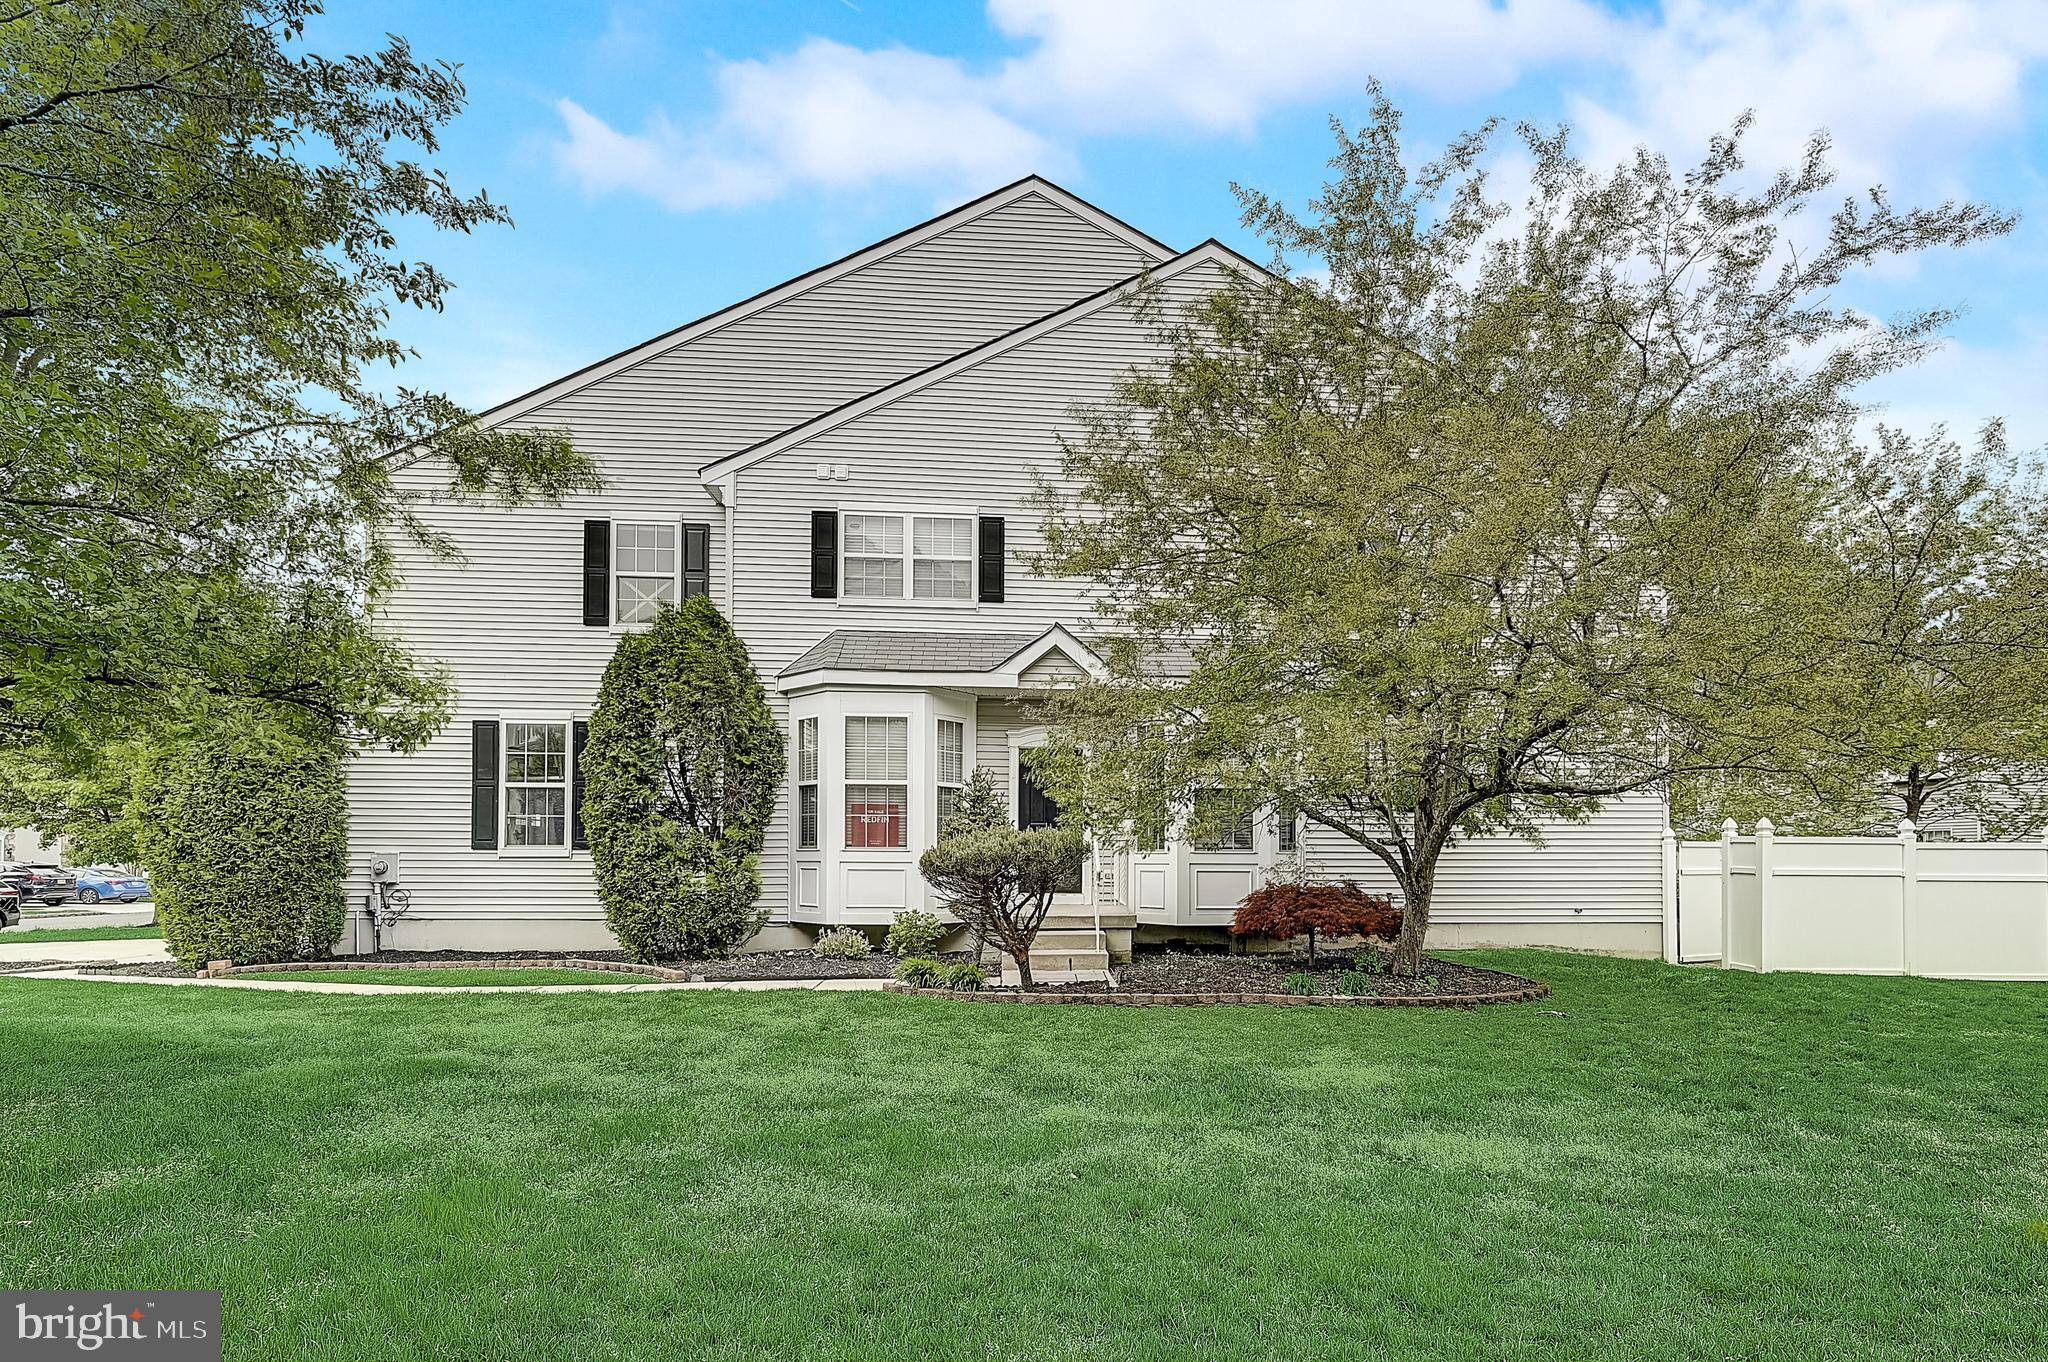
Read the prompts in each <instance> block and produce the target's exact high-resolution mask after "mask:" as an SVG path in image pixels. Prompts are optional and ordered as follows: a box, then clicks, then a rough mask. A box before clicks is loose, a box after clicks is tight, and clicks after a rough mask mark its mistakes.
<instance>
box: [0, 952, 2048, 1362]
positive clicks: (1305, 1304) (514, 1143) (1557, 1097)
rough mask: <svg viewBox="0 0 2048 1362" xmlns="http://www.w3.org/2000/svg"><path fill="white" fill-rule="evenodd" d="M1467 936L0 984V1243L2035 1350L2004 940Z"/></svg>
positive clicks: (337, 1330)
mask: <svg viewBox="0 0 2048 1362" xmlns="http://www.w3.org/2000/svg"><path fill="white" fill-rule="evenodd" d="M1474 958H1476V959H1479V960H1482V961H1485V962H1486V963H1494V964H1499V965H1501V966H1503V967H1505V968H1510V969H1517V970H1521V971H1524V972H1527V973H1532V974H1535V975H1538V976H1539V977H1542V978H1544V979H1547V980H1549V981H1550V982H1551V983H1552V984H1553V986H1554V987H1555V990H1556V992H1555V995H1554V997H1553V998H1551V999H1549V1000H1547V1001H1546V1002H1542V1003H1535V1004H1528V1005H1520V1006H1508V1007H1491V1008H1482V1009H1479V1010H1477V1011H1473V1012H1460V1011H1448V1010H1435V1009H1420V1010H1407V1009H1388V1010H1380V1009H1349V1008H1341V1009H1340V1008H1332V1009H1320V1008H1315V1009H1311V1008H1291V1009H1282V1008H1270V1009H1256V1008H1217V1009H1213V1010H1204V1009H1156V1010H1155V1009H1122V1008H1077V1007H1046V1008H1039V1007H1030V1008H1026V1007H1003V1006H981V1005H968V1004H959V1003H949V1002H945V1001H941V1000H927V999H910V998H901V997H894V996H888V995H882V994H813V993H775V992H769V993H751V994H749V993H716V992H670V993H652V994H568V995H479V996H476V997H474V998H471V999H467V1000H464V1001H461V1002H454V1001H451V1000H449V999H446V998H440V999H434V998H405V997H400V996H392V997H386V998H370V997H346V996H321V995H311V994H287V993H277V994H265V993H258V992H253V991H249V990H235V989H205V988H175V989H173V988H149V987H140V986H125V987H124V986H121V985H108V984H84V983H64V982H56V981H44V982H31V981H23V980H0V1037H4V1038H5V1043H4V1044H0V1131H5V1132H8V1135H7V1138H6V1140H5V1145H6V1147H5V1151H4V1153H5V1164H4V1171H0V1281H4V1282H7V1283H9V1284H10V1285H12V1286H16V1287H22V1288H57V1287H145V1286H147V1287H165V1288H168V1287H208V1288H218V1289H219V1290H221V1291H222V1292H224V1293H225V1299H226V1309H227V1332H226V1341H227V1352H228V1355H229V1356H230V1357H234V1358H238V1359H252V1358H279V1359H284V1358H291V1359H297V1358H335V1359H357V1358H379V1359H383V1358H400V1359H425V1358H464V1359H498V1358H504V1359H513V1358H519V1359H524V1358H579V1359H580V1358H618V1359H639V1358H700V1357H719V1358H726V1357H744V1358H761V1359H770V1358H773V1359H782V1358H813V1357H887V1358H898V1357H903V1358H927V1357H929V1358H941V1357H976V1358H983V1357H987V1358H1126V1357H1129V1358H1159V1359H1169V1358H1171V1359H1182V1358H1188V1357H1194V1356H1202V1357H1216V1358H1274V1359H1292V1358H1304V1357H1332V1358H1416V1357H1431V1358H1457V1359H1473V1358H1538V1359H1549V1358H1611V1359H1617V1360H1618V1362H1619V1360H1622V1359H1627V1360H1630V1362H1633V1359H1639V1358H1701V1357H1716V1358H1724V1357H1741V1358H1760V1359H1772V1360H1773V1362H1774V1360H1775V1359H1780V1358H1839V1357H1901V1358H1905V1357H1912V1358H1928V1359H1943V1360H1944V1362H1948V1360H1950V1359H1972V1362H1977V1360H1980V1359H1999V1358H2012V1359H2019V1358H2036V1359H2037V1358H2040V1357H2042V1356H2048V1227H2043V1226H2042V1225H2041V1223H2040V1222H2042V1221H2044V1220H2048V1129H2044V1127H2048V1107H2044V1094H2048V987H2042V986H2031V985H1998V984H1967V983H1939V982H1933V981H1927V980H1911V979H1848V978H1840V979H1837V978H1822V977H1817V976H1801V975H1773V976H1768V977H1755V976H1750V975H1742V974H1723V973H1715V972H1697V971H1695V972H1687V971H1680V970H1677V969H1674V968H1670V967H1667V966H1663V965H1659V964H1648V963H1637V962H1624V961H1612V960H1603V959H1598V958H1593V957H1583V956H1570V955H1552V954H1539V953H1533V952H1497V953H1487V954H1483V955H1477V956H1475V957H1474ZM1546 1011H1562V1012H1563V1013H1565V1015H1564V1016H1562V1017H1559V1016H1549V1015H1545V1014H1546Z"/></svg>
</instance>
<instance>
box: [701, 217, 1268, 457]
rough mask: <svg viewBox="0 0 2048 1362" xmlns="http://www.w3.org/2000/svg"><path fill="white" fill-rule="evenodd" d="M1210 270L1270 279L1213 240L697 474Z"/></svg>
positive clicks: (818, 430)
mask: <svg viewBox="0 0 2048 1362" xmlns="http://www.w3.org/2000/svg"><path fill="white" fill-rule="evenodd" d="M1207 264H1214V265H1223V266H1225V267H1227V268H1230V269H1235V270H1242V271H1245V272H1248V273H1255V274H1263V273H1265V271H1264V270H1263V269H1261V268H1260V267H1259V266H1257V265H1255V264H1253V263H1252V262H1251V261H1249V260H1247V259H1245V257H1243V256H1241V255H1239V254H1238V253H1237V252H1236V251H1233V250H1231V249H1230V248H1229V247H1228V246H1225V245H1224V244H1223V243H1222V242H1220V241H1218V240H1216V238H1214V237H1210V238H1209V239H1208V240H1207V241H1204V242H1203V243H1202V244H1201V245H1199V246H1196V247H1194V248H1193V249H1191V250H1186V251H1182V252H1181V253H1180V254H1179V255H1176V256H1173V257H1172V258H1170V259H1167V260H1162V261H1160V262H1159V264H1158V265H1156V266H1154V267H1152V268H1151V269H1149V270H1148V271H1141V272H1139V273H1137V274H1133V275H1131V276H1130V277H1128V278H1125V279H1120V280H1118V281H1117V282H1116V283H1114V284H1111V285H1110V286H1109V287H1108V288H1105V289H1100V290H1098V291H1096V292H1094V293H1091V294H1089V295H1088V296H1087V297H1085V298H1081V299H1078V300H1076V301H1075V302H1072V303H1069V304H1067V305H1066V306H1065V307H1061V308H1056V309H1054V310H1053V311H1051V312H1048V313H1047V314H1046V315H1045V316H1043V317H1040V318H1038V319H1037V320H1036V321H1030V322H1026V323H1025V324H1024V325H1022V326H1020V327H1017V328H1015V329H1014V330H1011V331H1006V332H1004V333H1003V334H1002V335H1000V336H997V337H995V338H994V339H992V340H987V341H983V342H982V343H981V344H979V345H975V346H970V347H969V348H968V349H965V350H962V351H961V352H960V353H959V354H957V355H954V356H952V357H950V358H948V359H942V360H940V361H939V362H938V363H936V364H933V365H929V366H927V367H925V368H923V369H920V370H918V371H917V372H916V373H914V374H910V375H908V376H906V377H904V378H899V379H897V380H895V381H894V382H891V383H885V384H883V385H882V386H881V387H879V388H876V389H875V390H874V391H872V392H869V393H864V394H862V395H861V396H859V397H856V398H854V399H852V400H851V401H848V402H842V403H840V404H839V405H838V406H836V407H833V408H832V409H831V410H829V411H824V412H820V413H819V414H818V415H816V416H813V417H811V418H809V419H808V420H805V421H800V422H798V423H797V424H796V425H793V426H791V427H790V428H789V429H787V430H784V431H781V432H779V433H778V434H775V435H771V436H769V437H768V438H767V439H765V440H761V441H758V442H757V443H755V444H751V445H748V446H747V447H746V448H745V449H740V450H735V451H734V452H733V453H731V454H727V455H724V456H722V457H720V458H717V459H713V460H712V461H711V462H710V463H707V464H703V465H701V466H700V467H699V468H698V469H697V473H698V476H699V477H701V478H703V479H704V480H705V481H707V482H709V481H710V480H712V479H713V478H720V477H725V476H728V475H730V474H733V473H737V472H739V471H740V470H741V469H744V468H746V467H748V466H749V465H752V464H756V463H759V462H760V461H761V460H763V459H768V458H773V457H774V456H775V455H777V454H780V453H782V452H783V451H784V450H787V449H790V448H793V447H794V446H796V445H800V444H802V443H803V442H804V441H806V440H809V439H811V438H812V437H814V436H817V435H822V434H823V433H824V432H826V431H828V430H831V429H832V428H833V427H834V426H838V425H841V424H843V423H845V422H847V421H851V420H853V419H855V418H856V417H860V416H865V415H867V414H868V413H869V412H871V411H874V410H876V409H877V408H879V407H885V406H887V405H889V403H891V402H894V401H896V400H897V399H898V398H902V397H907V396H909V395H910V394H911V393H914V392H917V391H918V390H920V389H922V388H927V387H930V386H931V385H932V384H934V383H937V382H939V381H940V380H942V379H946V378H950V377H952V376H953V375H954V374H957V373H959V372H960V371H961V370H963V369H969V368H972V367H973V366H974V365H976V364H980V363H981V362H982V361H984V360H988V359H993V358H994V357H995V356H997V355H1000V354H1003V353H1005V352H1007V351H1010V350H1014V349H1016V348H1017V347H1018V346H1020V345H1023V344H1025V343H1026V342H1028V341H1033V340H1036V339H1038V337H1040V336H1043V335H1045V334H1046V333H1047V332H1050V331H1057V330H1058V329H1059V328H1060V327H1063V326H1066V325H1068V324H1069V323H1071V322H1075V321H1079V320H1080V319H1081V318H1083V317H1087V316H1090V315H1092V314H1094V313H1096V312H1100V311H1101V310H1102V309H1103V308H1105V307H1108V306H1110V305H1111V304H1112V303H1115V302H1117V301H1118V300H1119V299H1121V298H1123V297H1125V296H1126V295H1127V294H1128V292H1129V290H1130V289H1131V288H1132V287H1133V286H1134V285H1136V284H1137V283H1138V282H1139V281H1140V280H1142V279H1144V278H1146V277H1147V274H1149V275H1150V277H1151V278H1154V279H1171V278H1173V277H1174V276H1175V275H1178V274H1183V273H1185V272H1187V271H1188V270H1190V269H1193V268H1195V267H1197V266H1200V265H1207Z"/></svg>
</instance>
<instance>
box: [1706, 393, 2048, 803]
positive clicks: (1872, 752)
mask: <svg viewBox="0 0 2048 1362" xmlns="http://www.w3.org/2000/svg"><path fill="white" fill-rule="evenodd" d="M1841 468H1842V477H1841V479H1840V484H1839V487H1838V489H1837V492H1836V498H1835V501H1834V502H1833V503H1832V504H1831V505H1830V506H1829V507H1828V509H1827V514H1826V515H1825V516H1823V517H1822V523H1823V525H1824V527H1825V531H1826V532H1827V533H1828V534H1829V535H1830V536H1831V537H1832V544H1833V547H1834V549H1835V551H1836V554H1837V557H1838V560H1839V563H1840V570H1841V573H1842V580H1841V583H1840V586H1839V588H1838V591H1839V596H1838V599H1839V600H1840V601H1842V602H1843V603H1844V604H1845V607H1846V608H1845V609H1844V610H1843V612H1842V619H1841V622H1840V625H1839V628H1838V632H1837V633H1836V634H1835V636H1834V637H1833V638H1832V639H1831V643H1832V645H1833V646H1834V647H1836V648H1838V649H1840V650H1841V653H1842V660H1843V661H1844V662H1846V663H1847V664H1849V666H1850V667H1851V668H1852V669H1853V677H1854V680H1853V684H1852V685H1850V686H1848V687H1846V688H1845V689H1844V690H1843V691H1842V692H1841V695H1840V700H1841V702H1842V709H1841V712H1840V713H1839V714H1837V715H1834V716H1832V717H1831V718H1830V719H1829V721H1828V722H1826V723H1824V724H1822V725H1820V726H1819V728H1820V731H1819V733H1818V734H1817V737H1819V738H1820V739H1821V741H1822V742H1823V743H1824V750H1823V753H1822V756H1823V758H1824V759H1823V760H1819V761H1814V762H1811V763H1809V764H1807V765H1805V766H1803V767H1797V768H1783V767H1780V768H1772V767H1767V766H1758V767H1756V768H1754V769H1750V770H1743V771H1734V772H1714V773H1707V774H1704V775H1702V776H1699V777H1697V778H1695V779H1692V780H1688V781H1683V782H1681V783H1680V785H1679V788H1678V789H1677V790H1676V791H1675V799H1674V805H1675V810H1674V811H1675V813H1676V815H1677V817H1678V819H1679V821H1680V822H1681V823H1682V824H1683V825H1685V826H1686V827H1687V828H1688V830H1691V831H1696V832H1700V833H1711V831H1712V829H1713V828H1714V826H1715V825H1716V824H1718V823H1719V822H1720V820H1721V819H1722V818H1724V817H1735V818H1737V819H1740V820H1741V821H1743V822H1750V821H1753V820H1754V819H1756V818H1759V817H1765V816H1768V817H1769V818H1771V819H1772V820H1773V821H1775V822H1776V823H1778V824H1779V825H1780V826H1781V827H1783V826H1789V827H1793V828H1796V829H1798V830H1799V831H1802V832H1813V833H1831V832H1832V833H1854V832H1862V831H1867V830H1870V829H1873V828H1879V827H1886V826H1888V825H1890V824H1891V823H1893V822H1895V821H1896V820H1897V819H1899V818H1900V817H1902V816H1903V817H1905V818H1910V819H1911V820H1913V822H1914V823H1916V824H1927V823H1932V822H1938V821H1940V820H1942V819H1944V818H1948V817H1953V816H1957V815H1966V814H1967V815H1975V816H1977V817H1978V818H1979V819H1980V820H1981V822H1982V826H1983V830H1984V832H1985V834H1986V835H1987V836H1989V837H1993V838H2004V837H2015V836H2031V835H2035V834H2037V833H2038V832H2039V830H2040V829H2041V827H2042V825H2043V824H2044V823H2048V494H2044V488H2043V486H2042V482H2041V478H2040V474H2039V470H2038V468H2034V467H2030V466H2029V465H2027V464H2026V463H2025V462H2024V461H2022V460H2021V459H2019V458H2017V457H2016V456H2015V455H2014V454H2013V453H2012V451H2011V450H2010V449H2008V448H2007V446H2006V443H2005V439H2004V432H2003V430H2002V429H2001V428H2000V427H1999V426H1998V425H1996V424H1994V425H1992V426H1991V427H1989V428H1987V429H1986V431H1985V432H1984V434H1983V436H1982V438H1981V439H1980V441H1979V442H1978V444H1977V446H1976V448H1974V449H1973V450H1970V451H1968V452H1966V451H1965V450H1964V449H1963V448H1962V447H1961V446H1960V445H1958V444H1957V443H1956V442H1955V441H1953V440H1951V439H1949V438H1948V437H1947V436H1946V435H1945V434H1943V433H1941V432H1935V433H1934V434H1932V435H1929V436H1927V437H1924V438H1921V439H1917V440H1916V439H1912V438H1909V437H1908V436H1907V435H1905V434H1904V433H1902V432H1900V431H1897V430H1893V429H1888V428H1883V427H1880V428H1878V430H1877V431H1876V433H1875V437H1874V439H1873V440H1871V441H1870V442H1868V443H1863V444H1858V445H1855V446H1852V447H1850V448H1849V449H1848V450H1847V451H1846V452H1845V453H1844V455H1843V457H1842V464H1841Z"/></svg>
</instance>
